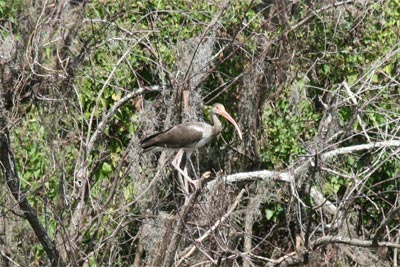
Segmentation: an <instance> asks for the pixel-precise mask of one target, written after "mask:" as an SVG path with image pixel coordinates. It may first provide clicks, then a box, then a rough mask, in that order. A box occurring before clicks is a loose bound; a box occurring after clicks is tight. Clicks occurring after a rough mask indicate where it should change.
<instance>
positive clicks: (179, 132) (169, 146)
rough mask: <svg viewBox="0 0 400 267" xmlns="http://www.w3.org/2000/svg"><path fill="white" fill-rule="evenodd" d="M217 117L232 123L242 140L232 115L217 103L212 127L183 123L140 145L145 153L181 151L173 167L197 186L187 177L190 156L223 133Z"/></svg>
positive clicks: (213, 110) (213, 111) (195, 123)
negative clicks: (184, 159)
mask: <svg viewBox="0 0 400 267" xmlns="http://www.w3.org/2000/svg"><path fill="white" fill-rule="evenodd" d="M217 115H221V116H223V117H224V118H226V119H227V120H228V121H229V122H230V123H232V124H233V126H234V127H235V128H236V131H237V132H238V135H239V138H240V139H242V132H241V131H240V129H239V126H238V125H237V123H236V122H235V120H234V119H233V118H232V117H231V115H229V113H228V112H226V110H225V108H224V106H223V105H222V104H218V103H217V104H214V105H213V107H212V108H211V119H212V121H213V123H214V125H210V124H208V123H205V122H185V123H181V124H178V125H175V126H173V127H172V128H170V129H168V130H166V131H164V132H160V133H156V134H153V135H150V136H149V137H146V138H144V139H143V140H141V141H140V145H141V147H142V148H143V149H144V150H143V151H144V152H148V151H152V152H157V151H163V150H179V151H181V153H178V154H177V156H176V157H175V159H174V160H173V161H172V165H173V166H174V167H175V169H177V171H178V172H179V173H180V174H182V175H183V176H184V177H185V179H186V180H187V181H188V182H190V183H192V184H194V185H195V186H196V185H197V184H196V182H195V181H193V180H192V179H191V178H190V177H189V176H188V175H187V168H186V164H187V162H188V161H189V160H190V156H191V155H192V153H193V151H194V150H195V149H196V148H199V147H202V146H204V145H205V144H207V143H209V142H210V141H211V139H213V138H214V137H215V136H217V135H219V134H220V133H221V131H222V124H221V121H220V120H219V119H218V117H217ZM183 151H184V152H186V164H185V170H184V171H183V170H182V169H181V168H180V161H181V158H182V152H183Z"/></svg>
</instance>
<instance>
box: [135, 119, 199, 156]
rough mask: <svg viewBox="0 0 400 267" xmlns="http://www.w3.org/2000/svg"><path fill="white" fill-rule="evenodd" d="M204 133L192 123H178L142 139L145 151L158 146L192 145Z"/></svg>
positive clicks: (183, 146)
mask: <svg viewBox="0 0 400 267" xmlns="http://www.w3.org/2000/svg"><path fill="white" fill-rule="evenodd" d="M202 137H203V133H202V132H201V131H200V130H199V129H196V128H195V127H192V126H191V124H190V123H182V124H178V125H176V126H174V127H172V128H169V129H168V130H166V131H164V132H161V133H156V134H153V135H150V136H149V137H146V138H144V139H143V140H141V141H140V145H141V146H142V148H143V149H144V152H147V151H151V150H153V149H156V148H171V149H179V148H186V147H192V146H194V145H195V144H197V142H199V141H200V140H201V138H202Z"/></svg>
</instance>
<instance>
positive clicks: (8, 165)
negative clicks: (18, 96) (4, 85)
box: [0, 100, 64, 266]
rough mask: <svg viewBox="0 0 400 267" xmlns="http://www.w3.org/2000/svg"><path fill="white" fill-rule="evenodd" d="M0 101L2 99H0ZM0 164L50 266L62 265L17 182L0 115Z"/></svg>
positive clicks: (54, 247) (55, 248)
mask: <svg viewBox="0 0 400 267" xmlns="http://www.w3.org/2000/svg"><path fill="white" fill-rule="evenodd" d="M0 101H2V100H0ZM1 112H2V113H3V114H4V109H3V107H1ZM0 129H1V130H0V164H1V167H2V168H1V169H2V172H3V174H4V177H5V178H6V182H7V186H8V188H9V189H10V191H11V193H12V195H13V197H14V198H15V200H16V201H17V202H18V205H19V207H20V208H21V210H22V211H23V212H24V217H25V218H26V219H27V221H28V222H29V224H30V225H31V227H32V229H33V231H34V232H35V234H36V236H37V238H38V239H39V241H40V243H41V244H42V246H43V248H44V250H45V251H46V254H47V256H48V258H49V260H50V262H51V265H52V266H63V265H64V264H63V261H62V259H61V258H60V256H59V255H60V254H59V251H58V249H57V247H56V245H55V244H54V242H53V241H52V240H51V239H50V237H49V236H48V234H47V232H46V230H45V229H44V227H43V225H42V224H41V223H40V221H39V218H38V216H37V214H36V212H35V210H34V209H33V208H32V206H31V205H30V204H29V202H28V199H27V198H26V197H25V193H24V192H23V189H22V187H21V184H20V182H19V177H18V173H17V168H16V166H15V159H14V155H13V153H12V149H11V146H10V139H9V134H8V127H7V121H6V119H5V118H4V117H0Z"/></svg>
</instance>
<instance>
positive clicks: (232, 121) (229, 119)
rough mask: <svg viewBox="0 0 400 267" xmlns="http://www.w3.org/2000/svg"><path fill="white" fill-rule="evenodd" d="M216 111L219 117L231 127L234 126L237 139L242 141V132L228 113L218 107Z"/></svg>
mask: <svg viewBox="0 0 400 267" xmlns="http://www.w3.org/2000/svg"><path fill="white" fill-rule="evenodd" d="M216 111H217V113H218V114H219V115H221V116H223V117H224V118H225V119H227V120H228V121H229V122H230V123H232V125H233V126H235V129H236V131H237V132H238V135H239V138H240V140H242V139H243V137H242V132H241V131H240V129H239V126H238V125H237V123H236V121H235V120H234V119H233V118H232V117H231V115H229V113H228V112H226V110H225V108H224V109H222V108H221V107H219V108H218V109H217V110H216Z"/></svg>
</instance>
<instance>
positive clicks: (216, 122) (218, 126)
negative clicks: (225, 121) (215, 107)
mask: <svg viewBox="0 0 400 267" xmlns="http://www.w3.org/2000/svg"><path fill="white" fill-rule="evenodd" d="M211 119H212V121H213V124H214V125H213V133H214V135H218V134H220V133H221V131H222V124H221V121H220V120H219V119H218V116H217V114H215V113H212V114H211Z"/></svg>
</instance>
